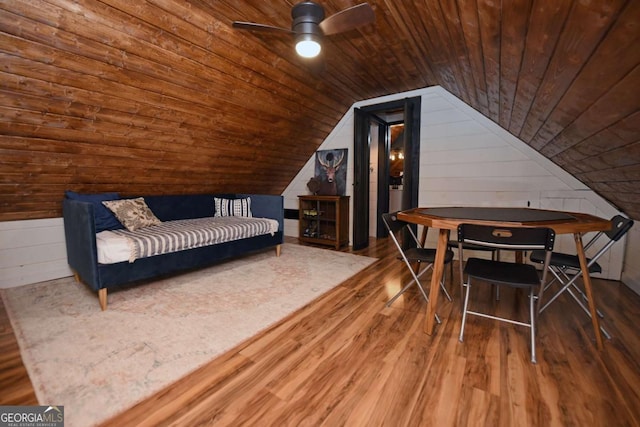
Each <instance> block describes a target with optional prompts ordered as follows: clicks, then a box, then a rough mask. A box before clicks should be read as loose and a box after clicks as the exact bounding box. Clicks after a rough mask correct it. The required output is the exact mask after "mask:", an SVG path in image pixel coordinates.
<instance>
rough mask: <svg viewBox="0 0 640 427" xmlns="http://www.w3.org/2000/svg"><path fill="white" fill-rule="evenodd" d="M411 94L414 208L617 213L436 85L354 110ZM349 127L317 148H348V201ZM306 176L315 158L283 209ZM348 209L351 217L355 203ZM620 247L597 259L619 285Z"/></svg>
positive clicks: (639, 256)
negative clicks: (416, 115)
mask: <svg viewBox="0 0 640 427" xmlns="http://www.w3.org/2000/svg"><path fill="white" fill-rule="evenodd" d="M414 96H421V98H422V105H421V128H420V140H421V141H420V182H419V195H418V204H419V205H420V206H447V205H449V206H451V205H457V206H464V205H476V206H531V207H534V208H549V209H558V210H568V211H577V212H585V213H590V214H594V215H598V216H601V217H604V218H610V217H612V216H613V215H615V214H617V213H618V212H617V211H616V210H615V209H614V208H613V207H612V206H611V205H609V204H608V203H607V202H606V201H605V200H604V199H602V198H601V197H599V196H598V195H597V194H596V193H594V192H593V191H591V190H589V189H588V188H587V187H586V186H585V185H584V184H582V183H581V182H580V181H578V180H576V179H575V178H573V177H572V176H571V175H570V174H568V173H566V172H565V171H564V170H562V169H561V168H559V167H557V166H556V165H554V164H553V163H552V162H551V161H550V160H548V159H546V158H545V157H544V156H541V155H540V154H539V153H537V152H536V151H535V150H533V149H532V148H531V147H529V146H528V145H527V144H526V143H524V142H522V141H520V140H519V139H517V138H516V137H514V136H513V135H511V134H509V133H508V132H506V131H505V130H504V129H502V128H500V127H499V126H498V125H496V124H495V123H493V122H492V121H490V120H489V119H487V118H486V117H484V116H483V115H481V114H480V113H478V112H477V111H475V110H474V109H472V108H471V107H469V106H468V105H466V104H465V103H463V102H462V101H460V100H459V99H457V98H456V97H455V96H453V95H451V94H450V93H449V92H447V91H446V90H444V89H442V88H441V87H437V86H436V87H430V88H425V89H421V90H416V91H411V92H406V93H401V94H395V95H391V96H385V97H381V98H376V99H371V100H366V101H362V102H358V103H356V104H354V105H353V107H363V106H367V105H374V104H380V103H384V102H389V101H393V100H397V99H403V98H407V97H414ZM353 127H354V117H353V108H350V109H349V111H347V112H346V114H345V115H344V116H343V118H342V119H341V120H340V122H339V123H338V125H337V126H336V128H335V129H334V130H333V132H331V134H330V135H329V136H328V137H327V139H326V140H325V141H324V143H323V144H322V145H321V146H320V148H319V149H322V150H325V149H333V148H348V149H349V169H348V171H347V194H348V195H352V185H351V184H352V182H353V158H352V157H353ZM312 176H313V157H312V158H311V159H309V162H308V163H307V165H306V166H305V167H304V168H303V169H302V170H301V171H300V173H299V174H298V176H297V177H296V178H295V179H294V180H293V181H292V182H291V184H290V185H289V187H288V188H287V189H286V190H285V191H284V192H283V196H284V203H285V208H290V209H297V208H298V201H297V196H298V195H299V194H309V192H308V190H307V188H306V185H305V184H306V182H307V181H308V180H309V178H311V177H312ZM351 209H352V212H353V203H352V204H351ZM297 232H298V230H297V221H295V220H290V221H289V223H288V224H287V225H286V226H285V234H287V235H290V236H296V235H297ZM372 235H373V233H372ZM350 236H351V233H350ZM589 237H590V236H586V238H585V239H588V238H589ZM429 240H430V241H431V242H433V243H435V233H433V234H430V236H429ZM625 245H626V244H625V242H622V243H621V244H618V245H616V246H614V248H612V250H611V252H610V254H608V255H607V256H606V257H605V258H604V259H602V262H601V264H602V265H603V269H604V270H605V271H604V272H603V275H602V276H603V277H606V278H611V279H615V280H618V279H620V277H621V272H622V266H623V258H622V257H623V253H624V247H625ZM557 248H558V249H559V250H567V251H573V250H574V249H573V248H574V246H573V241H572V237H571V236H561V238H560V239H559V241H558V246H557ZM631 252H633V255H631V254H630V253H629V251H628V252H627V260H626V264H627V265H638V263H639V262H640V251H637V250H636V251H631ZM631 258H633V259H631ZM634 261H635V262H634ZM628 271H630V270H628ZM625 273H626V272H625ZM630 276H631V277H628V276H627V275H625V276H624V277H625V278H627V280H632V281H633V280H634V278H635V280H636V283H637V281H638V277H640V272H638V271H635V272H632V273H631V274H630Z"/></svg>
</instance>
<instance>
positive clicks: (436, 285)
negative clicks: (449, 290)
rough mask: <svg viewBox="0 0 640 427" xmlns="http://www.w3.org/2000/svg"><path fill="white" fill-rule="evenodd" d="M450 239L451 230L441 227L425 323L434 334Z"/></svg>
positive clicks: (430, 333) (430, 332)
mask: <svg viewBox="0 0 640 427" xmlns="http://www.w3.org/2000/svg"><path fill="white" fill-rule="evenodd" d="M448 241H449V230H446V229H440V232H439V233H438V246H437V247H436V259H435V261H434V262H433V272H432V276H431V288H430V289H429V303H428V304H427V317H426V319H425V323H424V331H425V332H426V333H427V334H429V335H432V334H433V329H434V327H435V314H436V307H437V306H438V296H439V295H440V278H441V277H442V273H444V256H445V254H446V253H447V242H448Z"/></svg>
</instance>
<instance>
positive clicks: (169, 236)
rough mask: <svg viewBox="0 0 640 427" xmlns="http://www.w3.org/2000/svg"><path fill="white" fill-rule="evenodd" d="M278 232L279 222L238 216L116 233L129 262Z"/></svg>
mask: <svg viewBox="0 0 640 427" xmlns="http://www.w3.org/2000/svg"><path fill="white" fill-rule="evenodd" d="M276 231H278V221H276V220H274V219H268V218H247V217H237V216H226V217H208V218H197V219H181V220H176V221H167V222H163V223H162V224H159V225H154V226H151V227H145V228H140V229H138V230H135V231H128V230H113V231H112V232H113V233H116V234H118V235H120V236H122V237H125V238H126V239H127V242H128V243H129V247H130V249H131V256H130V257H129V262H133V261H135V260H136V259H138V258H145V257H150V256H154V255H161V254H167V253H171V252H177V251H182V250H185V249H193V248H199V247H202V246H208V245H215V244H217V243H224V242H229V241H232V240H238V239H246V238H249V237H254V236H260V235H262V234H267V233H270V234H271V235H273V234H274V233H275V232H276Z"/></svg>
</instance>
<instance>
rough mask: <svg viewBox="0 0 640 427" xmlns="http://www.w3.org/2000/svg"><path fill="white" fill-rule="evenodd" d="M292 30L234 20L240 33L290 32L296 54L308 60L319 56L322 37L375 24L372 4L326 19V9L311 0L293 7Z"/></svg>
mask: <svg viewBox="0 0 640 427" xmlns="http://www.w3.org/2000/svg"><path fill="white" fill-rule="evenodd" d="M291 18H292V23H291V29H288V28H283V27H274V26H271V25H265V24H257V23H254V22H242V21H234V22H233V27H234V28H238V29H241V30H252V31H267V32H276V33H287V34H291V35H292V36H294V37H295V41H296V52H298V55H300V56H302V57H305V58H313V57H315V56H317V55H318V54H319V53H320V51H321V49H322V46H321V44H320V42H321V41H322V37H323V36H329V35H332V34H337V33H342V32H345V31H349V30H352V29H355V28H357V27H360V26H363V25H366V24H370V23H372V22H374V21H375V14H374V13H373V9H372V8H371V6H369V3H362V4H359V5H356V6H352V7H349V8H347V9H344V10H341V11H340V12H337V13H335V14H333V15H331V16H329V17H328V18H326V19H325V14H324V8H323V7H322V6H321V5H320V4H318V3H315V2H312V1H303V2H300V3H298V4H295V5H294V6H293V7H292V8H291Z"/></svg>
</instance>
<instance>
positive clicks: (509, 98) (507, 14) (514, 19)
mask: <svg viewBox="0 0 640 427" xmlns="http://www.w3.org/2000/svg"><path fill="white" fill-rule="evenodd" d="M531 5H532V0H517V1H512V2H506V3H503V4H502V20H501V23H502V26H501V29H500V114H499V119H498V123H499V124H500V126H502V127H503V128H508V127H509V123H510V122H511V112H512V110H513V105H514V104H513V103H514V100H515V95H516V86H517V84H518V76H519V74H520V66H521V63H522V57H523V52H524V48H525V40H526V35H527V30H528V28H527V27H528V24H529V18H530V13H531Z"/></svg>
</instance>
